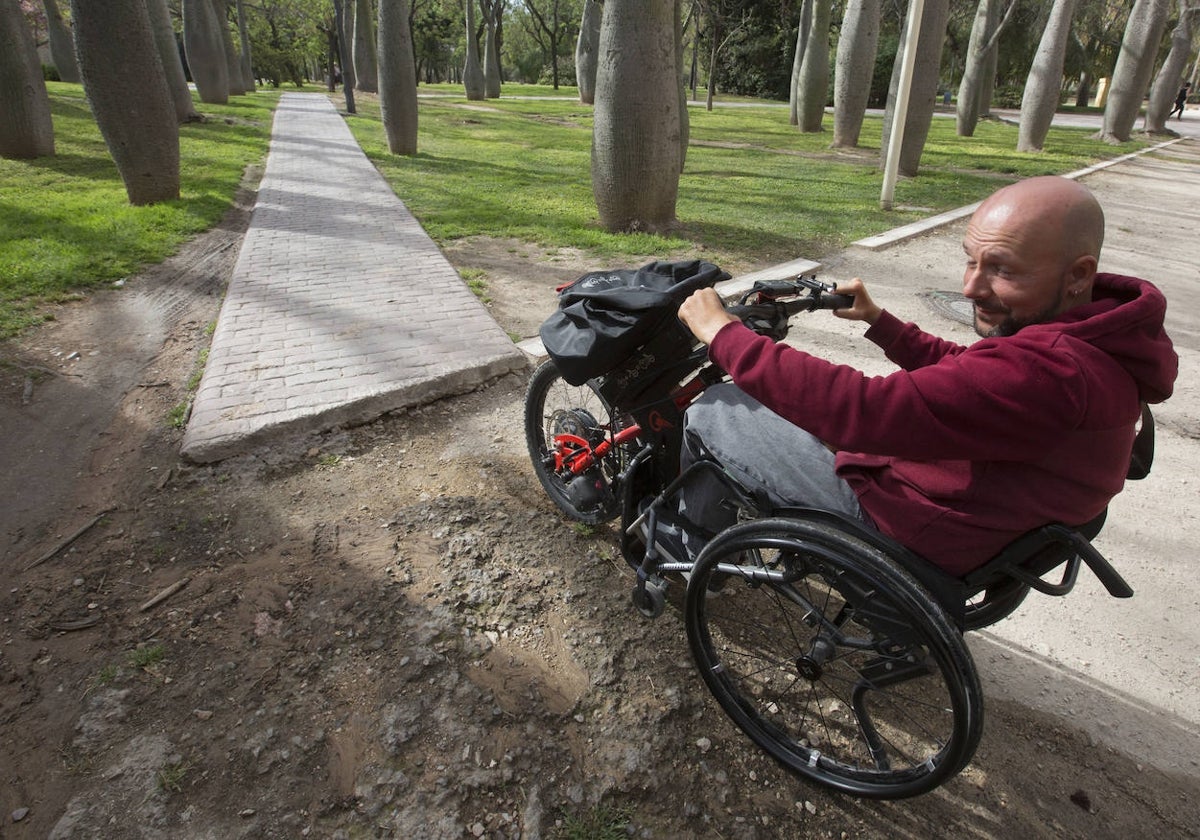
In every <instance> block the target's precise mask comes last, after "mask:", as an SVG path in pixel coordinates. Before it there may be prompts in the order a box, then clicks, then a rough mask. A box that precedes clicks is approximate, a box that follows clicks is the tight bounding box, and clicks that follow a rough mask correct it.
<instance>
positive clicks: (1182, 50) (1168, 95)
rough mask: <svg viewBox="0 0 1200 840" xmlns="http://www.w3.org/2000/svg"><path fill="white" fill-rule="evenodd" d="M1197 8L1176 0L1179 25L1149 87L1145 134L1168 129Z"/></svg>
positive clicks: (1189, 47)
mask: <svg viewBox="0 0 1200 840" xmlns="http://www.w3.org/2000/svg"><path fill="white" fill-rule="evenodd" d="M1198 16H1200V6H1194V7H1192V8H1188V0H1179V22H1178V23H1177V24H1175V29H1174V30H1173V31H1172V32H1171V50H1170V52H1168V53H1167V58H1166V60H1165V61H1164V62H1163V66H1162V67H1161V68H1160V69H1159V71H1158V75H1157V76H1156V77H1155V79H1154V84H1153V85H1152V86H1151V87H1150V101H1149V102H1147V103H1146V131H1149V132H1152V133H1155V134H1162V133H1165V132H1166V130H1167V117H1168V116H1169V115H1170V113H1171V110H1172V109H1173V108H1174V107H1175V96H1176V95H1177V94H1178V93H1179V89H1180V87H1182V86H1183V80H1184V73H1185V72H1186V71H1187V62H1188V57H1189V54H1190V53H1191V51H1192V32H1193V28H1194V26H1195V23H1196V18H1197V17H1198Z"/></svg>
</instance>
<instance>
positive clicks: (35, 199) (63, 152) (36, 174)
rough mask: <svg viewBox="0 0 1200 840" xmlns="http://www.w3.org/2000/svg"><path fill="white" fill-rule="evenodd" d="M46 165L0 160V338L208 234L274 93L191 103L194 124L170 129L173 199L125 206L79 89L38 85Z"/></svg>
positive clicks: (265, 129) (249, 157) (254, 145)
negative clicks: (47, 135)
mask: <svg viewBox="0 0 1200 840" xmlns="http://www.w3.org/2000/svg"><path fill="white" fill-rule="evenodd" d="M47 87H48V89H49V91H50V97H51V108H52V113H53V119H54V134H55V151H56V154H55V155H54V156H53V157H44V158H37V159H35V160H3V159H0V338H2V337H7V336H11V335H13V334H14V333H16V332H17V331H18V330H20V329H21V328H22V327H25V326H28V325H29V324H32V323H36V322H38V321H40V320H42V319H43V318H44V317H46V311H45V304H47V303H55V302H60V301H63V300H68V299H71V298H72V297H74V296H75V295H76V294H77V293H78V292H80V291H82V290H86V289H88V288H91V287H95V286H100V285H107V284H110V283H112V282H113V281H115V280H118V279H120V278H122V277H125V276H128V275H129V274H132V273H134V272H136V271H137V270H138V269H139V268H141V267H142V266H144V265H146V264H149V263H155V262H160V261H162V260H163V259H165V258H167V257H168V256H170V255H171V254H172V253H173V252H174V251H175V250H176V249H177V248H178V247H179V245H180V244H181V243H183V242H185V241H186V240H187V239H188V238H190V237H192V236H194V235H195V234H197V233H199V232H201V231H204V230H207V229H208V228H211V227H212V226H213V225H215V224H216V223H217V221H219V220H220V218H221V216H222V215H223V214H224V213H225V211H226V210H227V209H228V208H229V207H230V205H231V204H232V200H233V196H234V194H235V193H236V191H237V187H238V184H239V183H240V181H241V178H242V175H243V172H244V171H245V169H246V166H247V165H248V164H252V163H257V162H259V161H261V160H262V159H263V157H264V155H265V154H266V149H267V142H268V139H269V135H270V129H271V114H272V111H273V110H274V107H275V104H276V103H277V102H278V100H279V92H278V91H263V92H259V93H254V94H250V95H248V96H244V97H236V98H233V99H231V100H230V103H229V104H228V105H223V106H217V105H206V104H203V103H197V110H198V111H199V112H200V113H201V114H202V115H203V116H204V117H205V118H206V119H205V120H204V121H203V122H199V123H192V124H188V125H184V126H181V127H180V140H179V147H180V157H181V166H180V169H181V176H182V178H181V189H180V198H179V199H178V200H176V201H170V202H164V203H161V204H157V205H153V206H150V207H133V206H131V205H130V204H129V201H128V198H127V196H126V194H125V187H124V184H123V183H122V182H121V178H120V176H119V175H118V174H117V169H116V166H115V165H114V164H113V162H112V158H111V157H110V156H109V154H108V149H107V148H106V147H105V145H104V141H103V139H102V138H101V136H100V132H99V129H98V128H97V127H96V124H95V121H94V120H93V119H92V116H91V111H90V109H89V108H88V104H87V101H86V99H85V97H84V93H83V88H82V87H81V86H80V85H72V84H66V83H61V82H50V83H48V84H47Z"/></svg>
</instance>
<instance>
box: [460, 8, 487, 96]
mask: <svg viewBox="0 0 1200 840" xmlns="http://www.w3.org/2000/svg"><path fill="white" fill-rule="evenodd" d="M466 2H467V61H466V64H465V66H464V67H463V87H464V88H466V91H467V99H469V100H473V101H479V100H481V99H485V98H487V88H486V87H485V86H484V81H483V67H482V66H481V65H480V63H479V43H478V42H477V41H476V40H475V0H466Z"/></svg>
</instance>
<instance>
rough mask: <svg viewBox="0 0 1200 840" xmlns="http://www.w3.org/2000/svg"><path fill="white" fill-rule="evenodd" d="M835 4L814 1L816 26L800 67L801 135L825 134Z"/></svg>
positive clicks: (813, 18)
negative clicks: (808, 133)
mask: <svg viewBox="0 0 1200 840" xmlns="http://www.w3.org/2000/svg"><path fill="white" fill-rule="evenodd" d="M832 10H833V0H814V2H813V17H812V26H811V27H809V30H808V43H807V44H805V45H804V58H803V59H802V61H801V63H800V82H799V85H798V86H797V89H796V111H797V117H798V119H799V126H800V130H801V131H805V132H817V131H821V130H822V126H821V123H822V122H823V121H824V118H825V101H826V98H827V97H828V96H829V18H830V14H831V13H832Z"/></svg>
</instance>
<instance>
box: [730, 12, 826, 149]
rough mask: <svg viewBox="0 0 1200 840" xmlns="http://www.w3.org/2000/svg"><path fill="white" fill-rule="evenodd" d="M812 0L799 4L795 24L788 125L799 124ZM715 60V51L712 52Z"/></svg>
mask: <svg viewBox="0 0 1200 840" xmlns="http://www.w3.org/2000/svg"><path fill="white" fill-rule="evenodd" d="M813 2H814V0H804V2H803V3H801V4H800V21H799V23H797V24H796V51H795V52H794V53H793V55H792V79H791V85H790V92H789V94H788V125H800V71H801V68H803V67H804V48H805V47H806V46H807V45H808V38H809V33H810V32H812V17H813ZM714 60H715V53H714Z"/></svg>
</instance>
